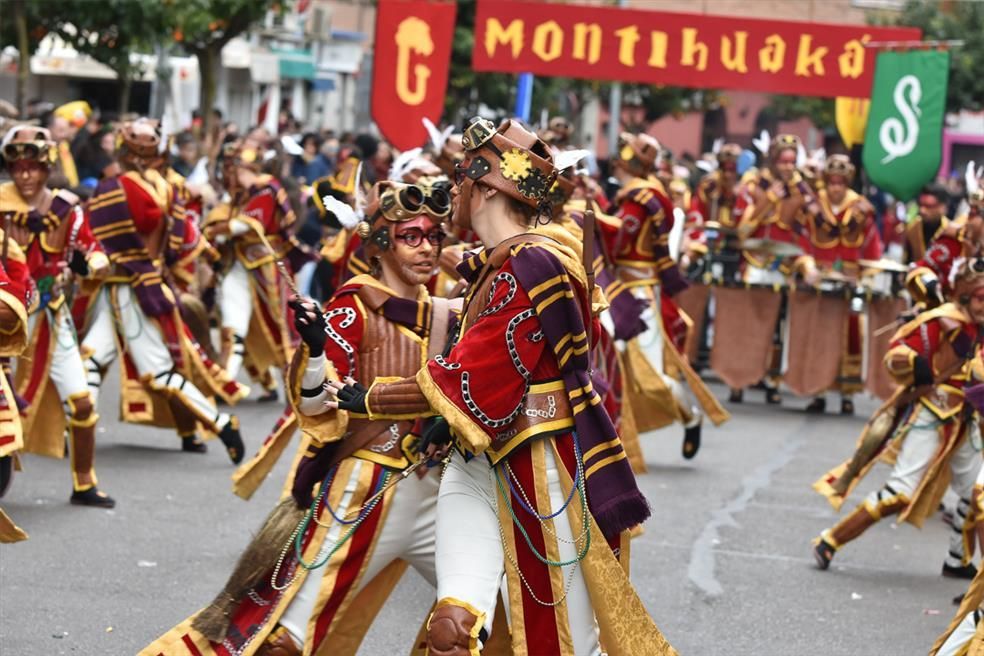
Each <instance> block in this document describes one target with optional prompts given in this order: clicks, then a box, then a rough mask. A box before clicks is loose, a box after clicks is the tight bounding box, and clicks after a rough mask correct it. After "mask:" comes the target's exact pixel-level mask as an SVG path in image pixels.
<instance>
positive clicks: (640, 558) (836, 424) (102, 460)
mask: <svg viewBox="0 0 984 656" xmlns="http://www.w3.org/2000/svg"><path fill="white" fill-rule="evenodd" d="M714 390H715V392H717V393H718V394H720V395H723V394H724V390H723V388H721V387H719V386H715V387H714ZM102 397H103V398H102V402H101V408H100V410H101V412H102V416H103V419H102V421H101V424H100V428H99V435H98V439H99V446H98V451H97V471H98V474H99V480H100V484H101V486H102V487H103V488H104V489H105V490H106V491H107V492H109V493H111V494H112V495H113V496H115V497H116V498H117V500H118V505H117V507H116V509H115V510H111V511H106V510H95V509H88V508H76V507H73V506H70V505H69V504H68V496H69V493H70V485H71V483H70V475H69V471H68V463H67V462H66V461H56V460H49V459H46V458H40V457H32V456H28V457H26V458H25V463H24V464H25V471H24V472H21V473H19V474H18V475H17V476H16V478H15V480H14V484H13V487H12V489H11V490H10V492H8V494H7V496H6V497H5V498H4V499H3V500H2V505H3V507H4V509H5V510H6V511H7V513H8V514H10V515H11V516H12V517H13V518H14V520H15V521H16V522H17V523H18V524H19V525H20V526H21V527H22V528H24V529H25V530H26V531H27V532H28V533H29V534H30V536H31V537H30V540H28V541H27V542H22V543H19V544H15V545H4V546H3V547H2V548H0V579H2V583H0V653H2V654H4V655H5V656H6V655H10V656H15V655H16V656H22V655H32V656H33V655H35V654H37V655H42V654H44V655H52V654H85V655H103V654H106V655H113V656H115V655H117V654H119V655H128V654H135V653H136V652H137V651H138V650H139V649H140V648H141V647H143V646H144V645H146V644H147V643H149V642H150V641H152V640H153V639H154V638H156V637H157V636H158V635H160V634H161V633H162V632H164V631H165V630H167V629H168V628H170V627H171V626H172V625H174V624H176V623H177V622H179V621H180V620H182V619H183V618H185V617H186V616H187V615H189V614H191V613H192V612H193V611H194V610H196V609H197V608H199V607H200V606H202V605H203V604H205V603H206V602H208V601H209V600H210V599H211V598H212V597H213V596H214V595H215V594H216V592H218V590H219V589H220V587H221V585H222V583H223V582H224V580H225V578H226V576H227V574H228V572H229V570H230V568H231V566H232V562H233V560H234V559H235V558H236V557H237V555H238V554H239V551H240V550H241V548H242V547H243V545H244V544H245V542H246V541H247V539H248V537H249V535H250V533H251V531H253V530H255V529H256V528H257V527H258V525H259V523H260V522H261V520H262V518H263V516H264V515H265V514H266V513H267V512H268V510H269V509H270V508H271V507H272V504H273V503H274V502H275V499H276V497H277V494H278V491H279V481H280V480H282V479H283V476H284V474H285V470H286V467H287V466H288V458H286V457H285V458H284V459H283V461H282V462H281V463H280V465H279V466H278V468H277V469H276V470H275V472H274V474H273V478H272V479H271V480H269V481H268V482H267V484H266V485H265V486H264V487H263V488H261V489H260V491H259V492H258V493H257V495H256V496H255V497H254V499H253V500H252V501H250V502H244V501H242V500H240V499H239V498H237V497H235V496H233V495H232V493H231V492H230V481H229V475H230V474H231V473H232V466H231V465H230V463H229V461H228V459H227V458H226V456H225V454H224V453H222V451H221V450H220V449H219V448H215V447H213V448H212V449H211V450H210V451H209V453H207V454H205V455H194V454H184V453H181V452H180V450H179V448H178V447H179V445H178V440H177V438H176V437H174V436H173V435H172V434H170V433H168V432H165V431H159V430H155V429H147V428H141V427H134V426H128V425H122V424H120V423H118V422H117V421H116V420H115V416H116V412H115V407H114V404H115V399H114V398H113V397H114V395H113V393H111V391H110V388H107V389H106V390H105V392H104V394H103V395H102ZM746 399H747V400H746V403H745V404H743V405H740V406H731V410H732V411H733V414H734V416H733V419H732V420H731V421H730V422H728V423H727V424H726V425H724V426H723V427H721V428H717V429H706V430H705V438H704V447H703V449H702V451H701V453H700V454H699V455H698V456H697V458H696V459H695V460H693V461H684V460H683V459H682V457H681V456H680V452H679V449H680V430H679V429H667V430H664V431H660V432H659V433H654V434H650V435H647V436H644V442H643V447H644V449H645V453H646V460H647V462H648V464H649V472H648V473H647V474H645V475H643V476H642V477H641V478H640V483H641V487H642V488H643V490H644V491H645V493H646V494H647V495H648V497H649V500H650V502H651V504H652V506H653V510H654V512H653V517H652V519H651V520H650V521H649V523H648V524H647V525H646V529H645V533H644V534H643V535H642V536H641V537H639V538H638V539H637V540H635V541H634V542H633V545H632V577H633V580H634V582H635V585H636V587H637V589H638V590H639V592H640V594H641V596H642V598H643V600H644V601H645V603H646V605H647V606H648V608H649V610H650V612H651V614H652V616H653V617H654V618H655V619H656V622H657V623H658V624H659V626H660V627H661V628H662V630H663V632H664V633H665V634H666V635H667V637H668V638H669V640H670V641H671V643H672V644H674V645H675V646H676V647H677V649H678V650H679V651H680V653H681V654H684V655H702V656H704V655H708V656H709V655H715V654H721V655H725V654H727V655H728V656H738V655H742V654H748V655H752V654H754V655H756V656H763V655H764V656H770V655H773V654H776V655H778V654H823V655H824V656H842V655H863V656H881V655H885V656H889V655H891V656H898V655H904V654H924V653H926V651H927V650H928V648H929V646H930V645H931V644H932V642H933V640H934V639H935V638H936V636H937V635H938V634H939V633H940V631H941V630H942V629H943V628H944V627H945V626H946V624H947V622H948V621H949V618H950V616H951V614H952V612H953V607H952V606H951V605H950V599H951V597H953V596H954V595H955V594H958V593H961V592H963V590H964V588H965V584H964V583H963V582H961V581H954V580H950V579H943V578H941V577H940V575H939V571H940V566H941V563H942V559H943V556H944V554H945V550H946V538H947V536H946V527H945V525H944V524H943V523H942V521H936V520H933V521H929V522H928V523H927V526H926V527H925V528H924V529H922V530H916V529H914V528H912V527H911V526H908V525H906V526H902V527H896V526H894V525H892V524H891V523H890V522H882V524H881V525H879V526H876V527H875V528H873V529H872V530H871V531H869V533H868V534H866V535H864V536H863V538H862V539H860V540H859V541H857V542H855V543H854V544H852V545H850V546H849V547H847V548H846V549H845V550H844V551H843V552H841V553H840V554H838V556H837V558H836V560H835V561H834V564H833V566H832V567H831V569H830V570H829V571H827V572H820V571H818V570H816V569H815V568H814V566H813V559H812V556H811V553H810V540H811V538H813V537H814V536H815V535H816V534H817V533H818V532H819V531H820V530H821V529H822V528H824V527H825V526H827V525H829V524H831V523H833V522H834V521H835V518H836V516H835V514H834V512H833V511H832V509H831V508H830V507H829V506H828V505H827V502H826V501H825V500H824V499H822V498H821V497H820V496H819V495H817V494H815V493H814V492H813V491H812V490H811V489H810V483H811V482H812V481H813V480H814V479H815V478H816V477H817V476H818V475H820V474H821V473H822V472H823V471H825V470H826V469H827V468H828V467H830V466H832V465H834V464H835V463H836V462H838V461H840V460H841V459H843V458H844V457H846V456H847V455H848V454H849V452H850V450H851V448H852V446H853V443H854V440H855V438H856V435H857V432H858V430H859V428H860V426H861V423H862V418H861V417H860V416H859V417H856V418H842V417H839V416H834V415H827V416H824V417H813V416H809V415H806V414H804V413H803V412H802V411H801V410H799V408H802V407H803V406H804V405H805V401H803V400H798V399H793V398H791V397H786V405H785V406H784V407H783V408H775V407H772V406H765V405H763V404H762V400H761V394H760V393H756V392H750V393H748V394H746ZM873 407H874V404H873V403H872V402H870V401H862V402H860V403H859V408H858V409H859V415H863V414H865V413H867V412H869V411H870V410H871V409H872V408H873ZM279 410H280V408H279V407H277V406H275V405H260V404H257V403H255V402H251V401H247V402H244V403H243V404H242V405H241V406H240V407H239V408H238V410H237V412H238V414H239V416H240V418H241V420H242V424H243V426H244V429H243V430H244V435H245V438H246V440H247V444H248V446H249V447H250V448H251V449H253V448H255V447H256V446H257V445H258V444H259V442H260V440H261V439H262V438H263V436H264V435H265V433H266V431H267V430H268V429H269V428H270V427H271V426H272V425H273V422H274V420H275V419H276V416H277V413H278V412H279ZM886 471H887V470H886V469H885V468H884V467H881V468H880V469H876V470H875V473H874V474H873V475H872V476H870V477H869V480H867V481H865V482H864V484H863V485H862V486H861V487H860V488H859V490H858V492H857V493H856V496H855V498H854V499H852V501H856V500H858V499H860V498H861V496H862V494H866V493H867V492H868V491H869V490H871V489H873V488H875V487H877V486H878V485H879V484H880V482H881V481H882V479H883V477H884V475H885V473H886ZM432 594H433V593H432V591H431V589H430V588H429V586H427V585H426V584H425V583H424V582H423V580H422V579H420V578H419V577H418V576H417V575H416V573H414V572H412V571H411V572H409V573H408V575H407V576H406V577H405V578H404V580H403V581H402V582H401V584H400V585H399V587H398V588H397V590H396V591H395V593H394V595H393V597H392V598H391V602H390V603H389V605H388V606H387V607H386V608H385V609H384V610H383V611H382V613H381V615H380V616H379V618H378V620H377V622H376V624H375V625H374V627H373V628H372V630H371V632H370V634H369V635H368V637H367V639H366V641H365V643H364V645H363V648H362V651H361V652H360V653H361V654H367V655H379V654H386V655H388V654H405V653H407V651H408V648H409V645H410V642H411V640H412V639H413V636H414V634H415V632H416V629H417V627H418V626H419V622H420V619H421V614H422V612H423V611H422V609H425V608H427V607H428V606H429V604H430V601H431V595H432Z"/></svg>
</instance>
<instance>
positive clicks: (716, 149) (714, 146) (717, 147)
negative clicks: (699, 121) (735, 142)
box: [711, 137, 724, 155]
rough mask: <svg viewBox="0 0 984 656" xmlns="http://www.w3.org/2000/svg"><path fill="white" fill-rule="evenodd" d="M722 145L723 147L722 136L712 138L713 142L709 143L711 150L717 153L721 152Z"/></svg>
mask: <svg viewBox="0 0 984 656" xmlns="http://www.w3.org/2000/svg"><path fill="white" fill-rule="evenodd" d="M723 147H724V137H718V138H717V139H715V140H714V143H713V144H712V145H711V152H712V153H714V154H715V155H717V154H718V153H719V152H721V149H722V148H723Z"/></svg>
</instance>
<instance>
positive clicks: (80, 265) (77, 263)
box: [68, 251, 89, 277]
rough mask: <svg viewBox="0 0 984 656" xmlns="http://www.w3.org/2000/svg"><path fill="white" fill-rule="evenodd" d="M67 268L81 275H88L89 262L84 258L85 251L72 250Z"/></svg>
mask: <svg viewBox="0 0 984 656" xmlns="http://www.w3.org/2000/svg"><path fill="white" fill-rule="evenodd" d="M68 268H69V269H71V270H72V271H74V272H75V273H77V274H78V275H80V276H82V277H85V276H87V275H89V263H88V262H87V261H86V259H85V253H83V252H82V251H72V259H71V260H69V262H68Z"/></svg>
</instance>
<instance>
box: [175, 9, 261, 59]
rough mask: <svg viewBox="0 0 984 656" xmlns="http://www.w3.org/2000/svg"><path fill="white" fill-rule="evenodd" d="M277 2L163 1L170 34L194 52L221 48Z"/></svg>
mask: <svg viewBox="0 0 984 656" xmlns="http://www.w3.org/2000/svg"><path fill="white" fill-rule="evenodd" d="M276 4H277V2H276V0H163V5H164V7H165V9H166V13H167V16H168V19H167V25H168V27H169V32H170V33H169V35H168V36H170V37H173V38H174V40H175V41H176V42H178V43H181V44H183V45H184V47H185V48H186V49H187V50H188V51H190V52H192V53H198V52H201V51H203V50H207V49H210V48H215V47H218V48H220V49H221V48H222V46H224V45H225V44H226V43H228V42H229V41H230V40H232V39H233V38H234V37H236V36H238V35H240V34H242V33H243V32H245V31H246V30H248V29H249V27H250V26H251V25H252V24H253V23H255V22H256V21H258V20H260V19H261V18H263V16H264V15H266V12H267V10H268V9H271V8H273V7H274V5H276Z"/></svg>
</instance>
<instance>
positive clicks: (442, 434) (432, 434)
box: [418, 417, 454, 455]
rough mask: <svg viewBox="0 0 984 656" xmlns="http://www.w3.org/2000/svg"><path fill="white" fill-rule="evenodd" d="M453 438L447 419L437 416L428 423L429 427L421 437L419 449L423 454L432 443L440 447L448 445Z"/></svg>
mask: <svg viewBox="0 0 984 656" xmlns="http://www.w3.org/2000/svg"><path fill="white" fill-rule="evenodd" d="M453 439H454V438H453V437H452V436H451V426H450V425H449V424H448V422H447V420H446V419H445V418H444V417H435V418H433V419H431V420H430V421H429V422H428V423H427V428H425V429H424V434H423V435H421V437H420V445H419V447H418V449H419V451H420V453H421V455H423V454H424V453H426V451H427V448H428V447H429V446H430V445H432V444H433V445H435V446H438V447H442V446H446V445H448V444H450V443H451V441H452V440H453Z"/></svg>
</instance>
